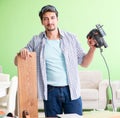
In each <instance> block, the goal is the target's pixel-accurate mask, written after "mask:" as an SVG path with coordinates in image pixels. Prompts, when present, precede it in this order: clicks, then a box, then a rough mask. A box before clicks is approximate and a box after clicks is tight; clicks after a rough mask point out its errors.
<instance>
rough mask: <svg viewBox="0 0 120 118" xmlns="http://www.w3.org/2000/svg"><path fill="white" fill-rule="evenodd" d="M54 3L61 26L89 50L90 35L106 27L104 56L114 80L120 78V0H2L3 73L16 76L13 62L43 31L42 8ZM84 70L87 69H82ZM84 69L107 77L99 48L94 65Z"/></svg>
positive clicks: (0, 51) (0, 58)
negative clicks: (106, 46)
mask: <svg viewBox="0 0 120 118" xmlns="http://www.w3.org/2000/svg"><path fill="white" fill-rule="evenodd" d="M46 4H53V5H55V6H56V7H57V9H58V11H59V27H60V28H61V29H64V30H66V31H70V32H73V33H75V34H76V35H77V36H78V38H79V40H80V42H81V43H82V45H83V48H84V49H85V50H86V51H87V50H88V45H87V43H86V41H87V40H86V35H87V33H88V32H89V31H90V30H91V29H93V28H95V25H96V24H98V23H100V24H102V25H104V27H103V29H104V30H105V32H106V34H107V35H106V37H105V40H106V42H107V43H108V45H109V47H108V48H103V55H104V56H105V58H106V60H107V64H108V66H109V70H110V75H111V79H112V80H114V79H119V77H120V72H119V70H120V64H119V63H120V62H119V59H120V54H119V50H120V47H119V46H120V45H119V43H120V40H119V34H120V13H119V11H120V1H119V0H0V65H2V67H3V72H4V73H9V74H10V75H11V76H13V75H17V68H16V66H14V63H13V60H14V57H15V55H16V53H17V52H18V51H19V50H20V49H21V48H22V47H24V46H25V45H26V43H27V42H28V41H29V40H30V39H31V38H32V36H33V35H36V34H39V32H41V31H42V30H43V29H44V28H43V26H42V25H41V22H40V20H39V17H38V12H39V10H40V9H41V7H42V6H43V5H46ZM79 69H82V70H84V68H81V67H79ZM85 70H101V71H102V72H103V76H104V78H105V79H107V78H108V73H107V69H106V66H105V63H104V61H103V59H102V57H101V55H100V50H99V49H97V50H96V53H95V57H94V60H93V62H92V64H91V65H90V66H89V67H88V68H85Z"/></svg>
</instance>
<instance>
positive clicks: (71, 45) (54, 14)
mask: <svg viewBox="0 0 120 118" xmlns="http://www.w3.org/2000/svg"><path fill="white" fill-rule="evenodd" d="M39 17H40V19H41V23H42V25H43V26H44V28H45V31H44V32H41V33H40V34H39V35H37V36H34V37H33V38H32V40H31V41H30V42H29V43H28V44H27V46H26V47H25V48H23V49H22V50H21V51H20V55H21V57H22V58H24V59H27V57H29V56H31V55H30V52H32V51H35V52H36V54H37V76H38V78H37V81H38V97H39V99H43V100H44V110H45V116H46V117H56V116H57V114H62V113H63V112H64V113H65V114H68V113H77V114H79V115H82V100H81V97H80V82H79V74H78V64H79V65H81V66H82V67H87V66H88V65H89V64H90V63H91V61H92V58H93V55H94V52H95V49H96V48H95V46H94V45H95V40H93V39H88V45H89V47H90V49H89V51H88V53H87V54H86V53H85V52H84V51H83V49H82V47H81V45H80V44H79V43H78V41H77V38H76V36H75V35H74V34H71V33H69V32H64V31H62V30H60V29H59V28H58V27H57V24H58V11H57V10H56V8H55V7H54V6H52V5H47V6H44V7H43V8H42V9H41V11H40V12H39ZM15 64H16V65H17V60H16V58H15Z"/></svg>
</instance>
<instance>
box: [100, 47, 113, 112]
mask: <svg viewBox="0 0 120 118" xmlns="http://www.w3.org/2000/svg"><path fill="white" fill-rule="evenodd" d="M102 52H103V49H102V48H101V47H100V54H101V56H102V58H103V60H104V62H105V65H106V68H107V72H108V79H109V87H110V90H111V95H112V108H113V111H115V106H114V101H113V90H112V86H111V78H110V71H109V67H108V65H107V62H106V59H105V57H104V55H103V54H102Z"/></svg>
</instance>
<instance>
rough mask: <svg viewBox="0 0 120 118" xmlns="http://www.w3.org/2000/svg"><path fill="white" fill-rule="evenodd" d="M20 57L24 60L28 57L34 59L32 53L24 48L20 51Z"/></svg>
mask: <svg viewBox="0 0 120 118" xmlns="http://www.w3.org/2000/svg"><path fill="white" fill-rule="evenodd" d="M20 56H21V57H22V58H23V59H27V58H28V57H32V55H31V53H30V52H29V50H27V49H26V48H23V49H22V50H21V51H20Z"/></svg>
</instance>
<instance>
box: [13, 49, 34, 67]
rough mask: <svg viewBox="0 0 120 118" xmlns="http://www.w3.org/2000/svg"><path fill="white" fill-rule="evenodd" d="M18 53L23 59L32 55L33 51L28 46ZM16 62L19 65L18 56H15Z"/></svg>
mask: <svg viewBox="0 0 120 118" xmlns="http://www.w3.org/2000/svg"><path fill="white" fill-rule="evenodd" d="M17 55H20V56H21V57H22V58H23V59H27V58H28V57H32V55H31V53H30V52H29V50H27V49H26V48H23V49H22V50H21V51H20V52H19V53H18V54H17ZM14 64H15V65H16V66H17V56H15V59H14Z"/></svg>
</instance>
